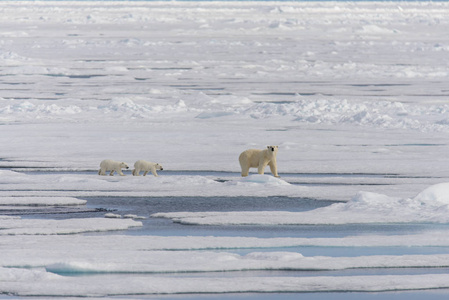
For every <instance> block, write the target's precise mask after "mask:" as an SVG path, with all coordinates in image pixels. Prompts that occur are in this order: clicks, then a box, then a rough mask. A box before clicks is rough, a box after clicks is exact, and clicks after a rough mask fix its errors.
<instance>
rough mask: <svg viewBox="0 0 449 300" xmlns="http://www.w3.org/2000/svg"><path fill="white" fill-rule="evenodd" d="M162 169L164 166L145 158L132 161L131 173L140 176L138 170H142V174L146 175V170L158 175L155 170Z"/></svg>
mask: <svg viewBox="0 0 449 300" xmlns="http://www.w3.org/2000/svg"><path fill="white" fill-rule="evenodd" d="M163 169H164V168H163V167H162V166H161V165H160V164H158V163H154V162H150V161H145V160H138V161H136V162H135V163H134V170H133V175H134V176H140V171H144V173H143V176H146V175H147V174H148V172H150V171H151V173H153V175H154V176H156V177H157V176H159V175H157V172H156V170H161V171H162V170H163Z"/></svg>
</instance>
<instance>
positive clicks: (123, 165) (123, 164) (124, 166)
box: [120, 162, 129, 169]
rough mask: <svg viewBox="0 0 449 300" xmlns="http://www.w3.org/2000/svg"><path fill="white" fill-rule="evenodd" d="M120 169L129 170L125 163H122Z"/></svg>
mask: <svg viewBox="0 0 449 300" xmlns="http://www.w3.org/2000/svg"><path fill="white" fill-rule="evenodd" d="M120 168H125V169H129V167H128V165H127V164H125V163H124V162H122V163H121V164H120Z"/></svg>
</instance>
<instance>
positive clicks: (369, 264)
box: [0, 1, 449, 297]
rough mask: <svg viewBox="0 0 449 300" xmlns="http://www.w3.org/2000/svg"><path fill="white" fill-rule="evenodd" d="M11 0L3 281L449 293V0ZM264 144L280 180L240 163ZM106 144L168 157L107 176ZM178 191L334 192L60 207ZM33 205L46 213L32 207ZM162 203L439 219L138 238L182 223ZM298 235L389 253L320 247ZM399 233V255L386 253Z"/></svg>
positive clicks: (4, 32)
mask: <svg viewBox="0 0 449 300" xmlns="http://www.w3.org/2000/svg"><path fill="white" fill-rule="evenodd" d="M0 11H1V12H2V16H1V18H0V28H1V29H0V61H1V63H2V68H1V69H0V88H1V90H2V93H1V95H0V144H1V145H2V146H1V147H0V168H1V169H0V212H1V215H0V253H1V255H0V293H1V294H3V295H14V297H20V296H38V297H51V296H61V297H65V296H76V297H96V296H97V297H106V296H114V295H124V296H125V297H126V296H129V295H139V297H140V296H142V297H145V295H149V294H178V293H180V294H190V293H192V294H198V293H239V292H241V293H254V292H273V293H279V292H335V291H337V292H348V291H351V292H363V291H365V292H366V291H369V292H371V291H373V292H374V291H375V292H380V291H400V290H423V289H447V288H449V285H448V282H449V278H448V275H446V274H444V273H445V270H446V268H449V265H448V261H449V257H448V253H447V249H446V247H449V240H448V239H447V236H448V231H447V227H446V226H447V225H448V223H449V217H448V216H449V211H448V209H449V208H448V207H449V197H448V195H449V184H448V183H447V182H449V176H448V174H449V172H448V167H447V166H449V157H448V155H447V145H448V144H449V141H448V137H447V136H448V132H449V105H448V104H447V98H448V87H447V77H448V75H449V72H448V70H449V69H448V61H447V57H448V51H449V44H448V43H447V42H446V40H445V39H444V37H445V36H446V35H447V32H448V30H449V4H448V3H447V2H400V3H399V2H382V3H380V2H379V3H377V2H344V3H343V2H257V3H255V2H219V1H218V2H184V1H182V2H176V1H174V2H165V1H164V2H157V1H155V2H147V1H127V2H126V3H125V2H120V1H111V2H107V1H79V2H76V1H58V2H56V1H32V2H28V1H2V2H0ZM267 145H278V146H279V154H278V169H279V175H280V176H281V178H274V177H273V176H271V174H270V173H269V172H267V173H266V174H265V175H259V174H254V173H252V174H251V175H250V176H248V177H246V178H241V177H240V174H239V171H240V169H239V164H238V155H239V153H241V152H242V151H243V150H245V149H248V148H264V147H266V146H267ZM105 158H111V159H114V160H120V161H125V162H126V163H128V165H130V166H132V165H133V163H134V162H135V161H136V160H139V159H146V160H149V161H155V162H159V163H161V164H163V165H164V171H161V172H160V174H159V175H160V176H159V177H158V178H155V177H153V176H146V177H139V178H137V177H133V176H131V170H126V171H124V173H125V175H126V176H124V177H121V176H98V175H97V171H98V168H99V163H100V161H101V160H103V159H105ZM217 174H218V175H217ZM352 175H353V176H352ZM173 196H177V197H180V196H185V197H214V196H227V197H267V198H269V199H273V201H275V196H285V197H292V198H301V199H305V198H310V199H313V201H320V200H334V201H336V200H338V201H341V202H340V203H334V204H332V205H329V206H327V207H321V208H316V209H312V210H310V211H301V212H298V211H282V210H280V209H278V210H271V211H257V210H255V209H254V210H251V211H225V212H223V211H213V208H211V209H210V211H207V210H209V209H205V210H206V211H201V212H199V211H191V212H179V211H178V210H177V209H175V208H174V209H173V211H172V212H170V211H169V212H160V213H156V214H154V215H152V216H149V215H145V214H143V213H142V214H140V213H139V214H130V213H123V212H120V213H116V212H115V211H104V212H103V211H101V212H100V213H99V214H97V217H84V218H83V217H73V216H57V212H55V211H56V210H57V209H62V211H63V212H67V211H68V209H75V210H76V209H79V210H89V209H92V208H91V207H90V206H89V203H88V201H87V202H86V201H85V200H82V198H83V197H111V198H112V197H114V198H118V199H123V201H124V203H126V202H125V201H126V199H127V197H141V198H148V199H150V198H151V197H173ZM275 204H276V203H274V204H273V207H276V205H275ZM33 210H34V211H35V210H39V212H40V213H42V212H44V214H43V215H40V216H39V217H36V216H33V217H30V216H27V215H26V213H24V212H27V211H33ZM46 212H48V213H50V212H52V215H51V216H46V215H45V213H46ZM98 215H99V216H101V217H98ZM154 217H159V218H168V219H170V220H173V221H174V222H178V223H181V224H196V225H198V224H200V225H216V226H217V228H223V227H225V226H234V227H233V228H237V229H241V228H247V227H250V226H241V225H252V226H260V225H262V226H267V225H270V226H274V227H276V228H279V227H281V226H285V225H291V226H292V227H293V226H297V227H293V228H295V229H296V228H298V232H301V229H302V228H303V227H301V226H300V225H301V224H308V225H312V226H315V225H317V226H318V225H319V226H322V225H331V226H333V227H332V228H334V227H338V226H340V225H341V226H342V227H344V226H350V224H362V225H367V224H371V225H372V224H377V225H386V226H393V225H395V224H396V225H397V224H400V225H404V228H413V226H416V225H423V224H424V225H426V226H423V227H419V228H424V229H422V230H420V231H419V232H416V231H413V232H409V231H407V230H409V229H404V230H403V231H400V230H399V231H400V233H397V232H395V233H394V234H388V233H386V232H384V231H383V232H382V231H381V232H379V233H371V234H366V233H364V232H360V234H358V235H350V236H334V237H329V236H327V237H319V236H312V237H295V238H293V237H283V238H281V237H277V238H261V237H257V236H254V237H239V236H223V237H216V236H154V235H151V236H149V235H147V236H131V235H127V233H129V232H131V231H132V229H133V228H134V229H135V228H139V227H142V226H143V225H144V224H145V222H147V221H148V220H149V219H150V220H156V221H160V222H166V223H170V224H171V225H174V226H175V225H176V226H181V225H179V224H172V223H171V221H170V220H164V219H153V218H154ZM239 226H241V227H239ZM407 226H410V227H407ZM192 227H193V228H198V227H195V226H192ZM210 227H213V226H210ZM286 227H288V226H286ZM225 228H226V227H225ZM308 228H310V227H308ZM325 228H330V227H325ZM338 228H340V227H338ZM117 231H120V232H117ZM309 233H310V231H309ZM305 234H306V233H304V235H305ZM297 247H311V248H312V249H315V248H313V247H316V248H331V249H333V248H344V249H354V248H355V249H356V250H360V249H365V248H372V249H380V250H378V251H379V253H377V252H376V253H375V254H374V255H358V254H355V255H347V256H341V255H335V256H319V255H309V256H307V255H305V254H303V253H301V251H299V250H297ZM356 247H359V248H356ZM401 247H404V248H407V249H412V250H414V251H416V252H417V253H420V252H419V250H422V251H427V252H426V253H428V254H401V253H400V251H401V249H402V248H401ZM432 247H435V248H432ZM392 248H394V249H399V250H397V253H399V254H397V255H389V254H383V253H381V252H382V251H389V250H391V249H392ZM301 249H305V248H301ZM342 251H345V250H342ZM373 251H374V250H373ZM353 252H354V251H353ZM340 253H341V252H340ZM416 268H419V270H420V271H421V270H422V273H419V272H416V270H414V269H416ZM392 269H394V272H393V271H392ZM398 269H399V270H400V271H402V272H403V273H402V274H398V275H396V274H397V273H395V272H396V271H398ZM286 270H288V271H289V272H283V271H286ZM337 270H340V271H342V270H344V272H341V273H337V272H335V273H332V272H330V273H326V271H337ZM354 270H355V271H354ZM370 270H375V271H374V272H372V273H370ZM404 270H405V271H404ZM412 270H414V271H412ZM258 271H265V272H263V273H258ZM269 271H279V272H283V273H280V274H281V275H276V272H272V273H271V272H269ZM290 271H291V272H292V273H294V275H291V274H292V273H290ZM311 271H316V273H314V272H311ZM228 272H232V273H229V274H231V275H228ZM295 272H297V273H295ZM320 272H321V273H320ZM323 272H324V273H323ZM375 272H378V274H379V275H369V274H375ZM382 272H384V274H382ZM413 272H414V273H413ZM392 273H394V274H392ZM261 274H262V275H261ZM298 274H299V275H298ZM323 274H325V275H323ZM348 274H349V275H348ZM367 274H368V275H367ZM404 274H405V275H404ZM72 275H77V276H72ZM87 275H88V276H87Z"/></svg>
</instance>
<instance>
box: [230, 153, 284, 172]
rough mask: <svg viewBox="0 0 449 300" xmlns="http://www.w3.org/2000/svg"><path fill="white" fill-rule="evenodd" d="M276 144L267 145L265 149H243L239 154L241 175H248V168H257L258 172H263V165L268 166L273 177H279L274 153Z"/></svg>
mask: <svg viewBox="0 0 449 300" xmlns="http://www.w3.org/2000/svg"><path fill="white" fill-rule="evenodd" d="M277 153H278V146H267V149H264V150H259V149H248V150H246V151H243V152H242V153H241V154H240V156H239V162H240V167H241V168H242V176H243V177H245V176H248V172H249V169H250V168H257V172H258V173H259V174H263V173H264V172H265V171H264V170H265V167H266V166H267V165H269V166H270V170H271V173H272V174H273V175H274V176H275V177H279V175H278V171H277V162H276V155H277Z"/></svg>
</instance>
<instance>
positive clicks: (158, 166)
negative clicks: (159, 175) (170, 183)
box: [156, 164, 164, 171]
mask: <svg viewBox="0 0 449 300" xmlns="http://www.w3.org/2000/svg"><path fill="white" fill-rule="evenodd" d="M156 170H161V171H162V170H164V168H162V165H160V164H156Z"/></svg>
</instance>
